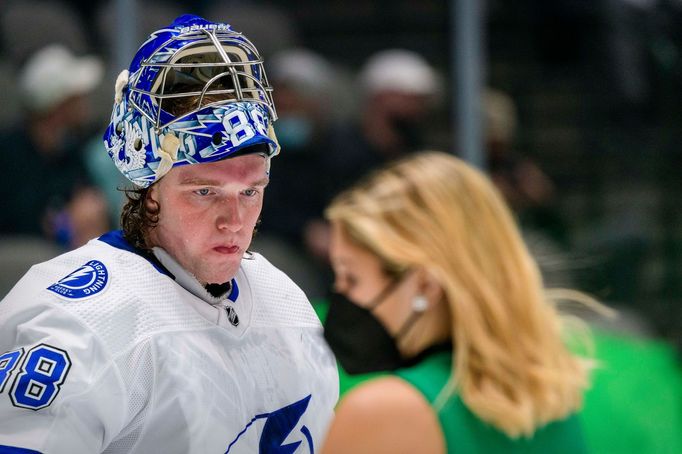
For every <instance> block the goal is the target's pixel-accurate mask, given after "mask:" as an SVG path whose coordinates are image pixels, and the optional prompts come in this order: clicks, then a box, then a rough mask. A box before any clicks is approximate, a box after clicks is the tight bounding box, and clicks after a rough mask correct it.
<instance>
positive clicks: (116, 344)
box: [0, 239, 207, 354]
mask: <svg viewBox="0 0 682 454" xmlns="http://www.w3.org/2000/svg"><path fill="white" fill-rule="evenodd" d="M187 295H188V293H187V292H186V291H184V290H183V289H182V288H181V287H180V286H179V285H178V284H176V283H175V280H174V279H173V277H172V275H170V274H169V273H168V272H167V271H165V269H163V268H162V267H160V266H159V265H158V264H155V263H154V262H153V261H150V260H148V259H146V258H145V257H143V256H141V255H139V254H136V253H134V252H131V251H130V250H125V249H121V248H117V247H115V246H112V245H111V244H108V243H106V242H104V241H101V240H99V239H95V240H91V241H90V242H89V243H87V244H86V245H84V246H82V247H80V248H78V249H76V250H74V251H71V252H68V253H66V254H63V255H60V256H58V257H55V258H54V259H52V260H49V261H47V262H44V263H41V264H38V265H35V266H33V267H32V268H31V269H30V270H29V272H28V273H27V274H26V275H25V276H24V277H23V278H22V279H21V280H20V281H19V283H17V285H16V286H15V287H14V289H13V290H12V291H11V292H10V293H9V294H8V295H7V297H6V298H5V300H3V302H2V303H0V319H2V318H4V316H3V312H4V313H5V314H6V315H5V316H7V317H9V316H10V315H11V314H17V315H18V318H16V320H25V321H27V322H28V321H29V320H31V322H32V323H37V322H38V321H39V320H43V322H45V323H48V322H49V320H48V317H47V316H43V317H39V318H36V315H37V314H38V313H43V312H44V313H46V314H48V313H51V314H53V315H54V314H57V313H58V314H59V318H60V319H69V320H71V321H72V323H73V324H74V325H79V326H78V327H77V328H74V329H79V330H82V329H84V328H85V329H86V330H88V331H90V332H92V333H93V334H94V335H95V336H97V337H98V338H100V339H101V340H102V341H103V343H104V344H105V345H107V346H108V348H110V349H111V352H112V354H116V353H118V352H121V351H123V350H125V349H127V348H129V347H131V346H132V345H134V344H137V343H139V342H140V341H142V340H144V339H147V338H149V337H151V336H153V335H154V334H156V333H158V332H161V331H173V330H176V331H177V330H182V329H193V328H201V327H204V326H206V323H207V322H206V320H205V319H204V318H202V317H201V316H200V315H199V314H197V312H196V311H194V310H193V309H192V308H191V306H189V305H187V304H184V303H183V299H184V298H188V296H187Z"/></svg>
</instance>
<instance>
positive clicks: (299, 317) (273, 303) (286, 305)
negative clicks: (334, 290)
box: [237, 252, 321, 327]
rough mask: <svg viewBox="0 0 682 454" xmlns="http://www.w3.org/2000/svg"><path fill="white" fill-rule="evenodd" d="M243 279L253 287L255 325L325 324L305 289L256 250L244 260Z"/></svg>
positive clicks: (238, 278) (242, 266) (239, 278)
mask: <svg viewBox="0 0 682 454" xmlns="http://www.w3.org/2000/svg"><path fill="white" fill-rule="evenodd" d="M239 280H243V281H245V283H246V284H247V286H248V288H250V290H251V293H252V298H253V299H254V304H253V306H254V318H253V323H254V324H268V325H269V324H277V325H279V324H283V325H297V326H310V327H320V326H321V325H320V321H319V319H318V318H317V315H316V314H315V311H314V310H313V308H312V306H311V304H310V301H308V297H307V296H306V295H305V293H304V292H303V290H301V288H300V287H299V286H298V285H296V283H294V281H292V280H291V278H289V276H287V275H286V274H285V273H284V272H283V271H282V270H280V269H279V268H277V267H276V266H274V265H273V264H272V263H270V262H269V261H268V260H267V259H266V258H265V257H263V256H262V255H261V254H258V253H256V252H252V253H250V254H248V255H247V256H246V257H245V258H244V259H243V260H242V263H241V269H240V274H239V275H238V276H237V281H238V282H239Z"/></svg>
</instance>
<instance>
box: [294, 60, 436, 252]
mask: <svg viewBox="0 0 682 454" xmlns="http://www.w3.org/2000/svg"><path fill="white" fill-rule="evenodd" d="M358 85H359V88H360V95H361V97H362V99H361V105H360V112H359V114H358V115H357V117H356V118H357V120H354V121H351V122H345V123H341V124H337V125H335V126H334V128H333V129H332V130H331V132H330V136H329V138H328V139H327V142H326V147H325V152H324V162H323V167H322V168H321V173H322V174H323V175H324V176H325V189H324V201H325V202H329V201H330V200H331V199H332V197H333V196H334V195H335V194H336V193H337V192H339V191H340V190H341V189H343V188H345V187H347V186H348V185H350V184H351V183H353V182H355V181H357V180H358V179H359V178H360V177H361V176H363V175H364V174H366V173H368V172H369V171H371V170H372V169H375V168H378V167H379V166H381V165H382V164H384V163H386V162H388V161H391V160H394V159H396V158H400V157H402V156H404V155H406V154H407V153H410V152H413V151H416V150H419V149H422V148H424V147H425V146H426V145H428V143H427V138H426V137H425V127H426V122H427V120H428V119H429V118H430V115H431V114H432V113H433V111H434V108H435V106H436V95H437V94H438V92H439V90H440V80H439V76H438V74H437V72H436V70H435V69H434V68H433V67H432V66H431V65H430V64H429V63H428V62H427V61H426V60H425V59H424V58H423V57H422V56H421V55H419V54H418V53H416V52H413V51H409V50H405V49H389V50H384V51H380V52H378V53H376V54H374V55H372V56H370V57H369V59H368V60H367V61H366V63H365V64H364V66H363V67H362V68H361V70H360V73H359V77H358ZM328 243H329V230H328V228H327V226H326V224H324V223H322V222H321V221H320V222H318V223H313V224H310V225H309V227H308V230H307V232H306V244H307V247H308V248H309V250H310V251H311V252H312V253H313V254H314V255H315V256H316V257H318V259H320V260H322V261H324V262H327V260H328V256H327V254H328V251H327V249H328Z"/></svg>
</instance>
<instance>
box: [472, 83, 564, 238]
mask: <svg viewBox="0 0 682 454" xmlns="http://www.w3.org/2000/svg"><path fill="white" fill-rule="evenodd" d="M483 114H484V125H485V137H484V139H485V149H486V153H487V167H488V171H489V173H490V177H491V179H492V180H493V182H494V183H495V186H497V188H498V189H499V190H500V192H502V194H503V195H504V197H505V199H506V200H507V203H509V205H510V206H511V208H512V210H513V211H514V212H515V213H516V215H517V216H518V217H519V222H520V223H521V226H522V227H523V228H524V230H526V231H528V230H533V231H536V232H541V233H542V234H544V235H545V236H547V237H548V238H549V239H551V240H553V241H555V242H557V243H558V244H559V245H561V246H568V234H567V231H566V227H565V225H564V223H563V221H562V220H561V217H560V216H559V213H558V211H557V206H556V199H555V189H554V183H553V182H552V180H551V179H550V178H549V177H548V176H547V175H546V174H545V173H544V172H543V171H542V169H541V168H540V166H539V165H538V164H537V163H536V162H534V161H533V160H532V159H531V158H529V157H528V156H524V155H523V154H521V153H520V152H518V151H517V150H516V149H515V140H516V131H517V123H518V117H517V112H516V106H515V104H514V101H513V100H512V98H511V97H510V96H509V95H507V94H506V93H504V92H502V91H500V90H496V89H492V88H488V89H487V90H486V91H485V93H484V96H483Z"/></svg>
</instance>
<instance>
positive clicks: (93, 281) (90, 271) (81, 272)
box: [47, 260, 109, 299]
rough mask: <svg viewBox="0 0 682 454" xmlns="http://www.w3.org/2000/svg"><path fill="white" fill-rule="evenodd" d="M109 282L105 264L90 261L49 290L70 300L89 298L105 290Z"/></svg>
mask: <svg viewBox="0 0 682 454" xmlns="http://www.w3.org/2000/svg"><path fill="white" fill-rule="evenodd" d="M107 282H109V272H108V271H107V267H106V266H104V263H102V262H100V261H98V260H90V261H89V262H88V263H86V264H85V265H83V266H81V267H80V268H78V269H77V270H76V271H74V272H72V273H71V274H69V275H68V276H66V277H64V278H62V279H60V280H59V282H57V283H55V284H52V285H51V286H49V287H48V288H47V289H48V290H50V291H52V292H54V293H56V294H57V295H59V296H63V297H65V298H69V299H81V298H87V297H90V296H93V295H96V294H97V293H99V292H101V291H102V290H104V288H105V287H106V286H107Z"/></svg>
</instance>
